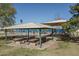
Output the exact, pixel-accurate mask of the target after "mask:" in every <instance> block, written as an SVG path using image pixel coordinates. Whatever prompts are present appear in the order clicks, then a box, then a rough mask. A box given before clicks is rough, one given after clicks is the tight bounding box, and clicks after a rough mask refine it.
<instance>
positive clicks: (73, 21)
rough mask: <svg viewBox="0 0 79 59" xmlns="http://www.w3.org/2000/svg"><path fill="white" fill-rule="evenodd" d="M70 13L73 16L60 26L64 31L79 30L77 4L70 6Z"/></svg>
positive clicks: (78, 6) (78, 5)
mask: <svg viewBox="0 0 79 59" xmlns="http://www.w3.org/2000/svg"><path fill="white" fill-rule="evenodd" d="M70 13H71V14H72V15H73V16H72V17H71V18H70V19H69V21H68V22H67V23H65V24H62V26H63V28H64V29H65V30H66V31H71V30H72V29H73V30H76V29H78V28H79V4H78V3H77V4H75V5H73V6H70Z"/></svg>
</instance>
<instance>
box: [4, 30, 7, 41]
mask: <svg viewBox="0 0 79 59" xmlns="http://www.w3.org/2000/svg"><path fill="white" fill-rule="evenodd" d="M4 32H5V39H6V40H7V29H4Z"/></svg>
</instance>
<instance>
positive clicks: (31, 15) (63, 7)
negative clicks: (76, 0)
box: [13, 3, 72, 24]
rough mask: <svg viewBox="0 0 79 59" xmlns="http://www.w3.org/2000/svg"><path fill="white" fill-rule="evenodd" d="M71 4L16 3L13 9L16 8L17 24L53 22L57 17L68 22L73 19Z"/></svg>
mask: <svg viewBox="0 0 79 59" xmlns="http://www.w3.org/2000/svg"><path fill="white" fill-rule="evenodd" d="M71 5H72V4H69V3H43V4H41V3H36V4H34V3H14V4H13V7H14V8H16V14H15V17H16V23H17V24H19V23H20V19H22V20H23V23H28V22H34V23H43V22H48V21H53V20H54V19H55V18H56V17H61V18H62V19H66V20H68V19H69V18H71V16H72V14H70V12H69V10H70V6H71Z"/></svg>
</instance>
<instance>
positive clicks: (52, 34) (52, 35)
mask: <svg viewBox="0 0 79 59" xmlns="http://www.w3.org/2000/svg"><path fill="white" fill-rule="evenodd" d="M52 40H53V29H52Z"/></svg>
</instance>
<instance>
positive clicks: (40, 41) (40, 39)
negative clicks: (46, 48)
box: [39, 29, 42, 48]
mask: <svg viewBox="0 0 79 59" xmlns="http://www.w3.org/2000/svg"><path fill="white" fill-rule="evenodd" d="M39 43H40V48H41V47H42V38H41V29H39Z"/></svg>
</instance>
